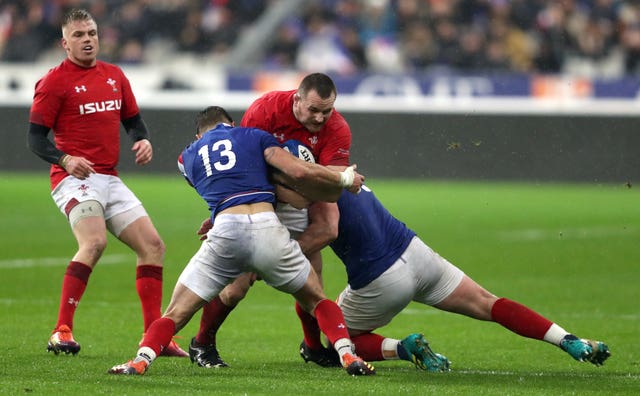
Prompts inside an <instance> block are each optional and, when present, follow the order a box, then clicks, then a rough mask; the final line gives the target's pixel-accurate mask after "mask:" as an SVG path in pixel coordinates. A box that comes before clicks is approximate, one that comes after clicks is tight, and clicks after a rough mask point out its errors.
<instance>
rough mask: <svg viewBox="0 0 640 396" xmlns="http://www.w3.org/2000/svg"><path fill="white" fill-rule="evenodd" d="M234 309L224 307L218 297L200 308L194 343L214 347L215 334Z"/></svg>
mask: <svg viewBox="0 0 640 396" xmlns="http://www.w3.org/2000/svg"><path fill="white" fill-rule="evenodd" d="M233 308H235V307H229V306H226V305H225V304H224V303H223V302H222V300H221V299H220V296H216V298H214V299H213V300H211V301H209V303H208V304H206V305H205V306H204V307H202V318H201V319H200V329H199V330H198V334H197V335H196V342H197V343H198V344H204V345H216V334H217V333H218V329H219V328H220V326H221V325H222V322H224V321H225V319H226V318H227V316H229V314H230V313H231V311H233Z"/></svg>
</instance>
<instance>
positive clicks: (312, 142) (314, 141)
mask: <svg viewBox="0 0 640 396" xmlns="http://www.w3.org/2000/svg"><path fill="white" fill-rule="evenodd" d="M307 140H309V144H310V145H311V146H312V147H313V146H315V145H316V144H318V137H317V136H315V135H314V136H311V137H310V138H309V139H307Z"/></svg>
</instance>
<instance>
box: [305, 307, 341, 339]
mask: <svg viewBox="0 0 640 396" xmlns="http://www.w3.org/2000/svg"><path fill="white" fill-rule="evenodd" d="M314 313H315V315H316V319H317V321H318V326H319V327H320V329H321V330H322V332H323V333H324V334H325V335H326V336H327V338H329V342H331V345H333V344H334V343H335V342H336V341H337V340H339V339H341V338H349V331H348V330H347V325H346V324H345V323H344V316H342V311H341V310H340V307H338V304H336V303H335V302H333V301H331V300H328V299H324V300H322V301H320V302H319V303H318V305H316V309H315V310H314ZM305 338H306V337H305Z"/></svg>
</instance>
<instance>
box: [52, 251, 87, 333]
mask: <svg viewBox="0 0 640 396" xmlns="http://www.w3.org/2000/svg"><path fill="white" fill-rule="evenodd" d="M89 275H91V267H89V266H88V265H85V264H83V263H80V262H78V261H71V262H69V265H68V266H67V271H66V272H65V274H64V278H63V280H62V294H61V295H60V308H59V310H58V323H56V329H57V328H58V327H60V326H62V325H67V326H69V328H70V329H71V330H73V316H74V314H75V312H76V308H77V307H78V304H79V303H80V299H81V298H82V295H83V294H84V291H85V289H86V288H87V282H88V281H89Z"/></svg>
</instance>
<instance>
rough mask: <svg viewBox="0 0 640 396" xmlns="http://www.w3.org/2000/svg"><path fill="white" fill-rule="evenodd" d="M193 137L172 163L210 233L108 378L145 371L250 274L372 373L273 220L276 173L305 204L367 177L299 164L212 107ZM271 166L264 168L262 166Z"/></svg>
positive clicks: (358, 370) (343, 356) (356, 368)
mask: <svg viewBox="0 0 640 396" xmlns="http://www.w3.org/2000/svg"><path fill="white" fill-rule="evenodd" d="M196 124H197V133H196V139H197V140H196V141H195V142H193V143H192V144H191V145H189V146H188V147H187V148H186V149H185V150H184V151H183V152H182V154H181V156H180V160H179V166H180V168H181V171H182V173H183V175H184V176H185V178H186V179H187V181H188V182H189V184H191V185H192V186H193V187H194V188H195V189H196V191H197V192H198V194H199V195H200V196H201V197H202V198H203V199H204V200H205V201H206V202H207V204H208V206H209V210H210V212H211V223H212V228H211V230H210V231H209V232H208V233H207V238H206V239H205V240H204V242H203V243H202V245H201V247H200V250H199V251H198V252H197V253H196V254H195V255H194V256H193V257H192V259H191V260H190V261H189V263H188V265H187V266H186V268H185V269H184V270H183V272H182V274H181V275H180V278H179V279H178V282H177V284H176V287H175V289H174V292H173V296H172V298H171V303H170V304H169V307H168V308H167V310H166V312H165V314H164V316H163V317H162V318H161V319H158V320H156V321H155V322H153V324H152V325H151V326H150V328H149V331H148V332H147V334H146V336H145V337H144V339H143V342H142V344H141V348H140V349H139V350H138V353H137V355H136V357H135V358H134V359H133V360H130V361H128V362H127V363H125V364H121V365H117V366H114V367H112V368H111V369H110V370H109V372H110V373H112V374H128V375H142V374H144V373H145V372H146V371H147V369H148V367H149V365H150V364H151V363H152V362H153V361H154V359H155V357H156V356H157V355H158V354H159V353H160V352H161V351H162V350H163V348H164V347H166V345H167V344H169V342H170V341H171V338H172V336H173V335H174V334H175V333H176V332H178V331H179V330H180V329H181V328H182V327H184V325H186V324H187V322H188V321H189V319H190V318H191V317H192V316H193V314H194V313H195V312H196V311H197V310H198V309H200V308H201V307H202V306H204V305H205V304H206V303H207V301H210V300H211V299H212V298H214V297H215V296H217V295H218V293H220V291H222V289H223V288H224V287H225V285H227V284H229V282H231V281H232V280H233V279H235V278H236V277H238V276H239V275H240V274H242V273H245V272H255V273H256V274H258V275H259V276H260V277H261V278H262V279H263V280H264V281H265V282H266V283H267V284H269V285H270V286H272V287H274V288H276V289H278V290H280V291H282V292H285V293H289V294H291V295H293V296H294V297H295V299H296V301H298V303H299V304H300V306H301V307H303V309H304V310H305V312H308V313H310V314H311V313H312V314H313V315H314V316H315V318H316V319H317V323H318V326H319V327H320V328H321V329H322V331H323V332H324V333H325V334H326V335H327V337H328V338H329V340H330V341H331V343H332V345H333V346H334V348H335V350H336V351H337V352H338V354H339V357H340V361H341V363H342V366H343V367H344V368H345V370H346V371H347V373H348V374H350V375H372V374H374V373H375V370H374V368H373V367H372V366H371V365H369V364H368V363H366V362H365V361H363V360H362V359H361V358H359V357H358V356H357V355H355V354H354V352H353V350H352V347H353V344H352V342H351V340H350V339H349V335H348V332H347V329H346V327H345V325H344V318H343V317H342V312H341V311H340V309H339V308H338V306H337V304H336V303H335V302H333V301H331V300H328V299H327V298H326V297H325V295H324V292H323V291H322V286H321V284H320V281H319V279H318V276H317V275H316V274H315V272H314V271H313V269H312V268H311V265H310V263H309V261H308V260H307V258H306V257H305V256H304V254H303V253H302V251H301V250H300V247H299V245H298V244H297V243H296V242H295V241H294V240H292V239H291V238H290V235H289V232H288V231H287V229H286V228H285V227H284V226H283V225H282V224H281V223H280V221H279V220H278V217H277V216H276V214H275V210H274V205H275V187H274V186H273V185H272V184H271V182H270V181H269V180H270V177H273V178H274V179H275V180H276V181H277V182H278V183H279V184H283V185H286V186H289V187H291V188H293V189H295V190H296V191H298V192H301V194H302V195H304V196H306V197H308V198H309V199H312V200H317V201H320V200H334V201H335V200H336V199H337V198H338V197H339V196H340V192H341V190H342V188H346V189H348V190H349V191H351V192H354V193H355V192H358V191H359V190H360V186H361V185H362V182H363V180H364V178H363V177H362V176H361V175H359V174H357V173H355V172H354V170H353V169H354V167H348V168H347V169H346V170H345V171H343V172H338V171H332V170H329V169H327V168H326V167H323V166H319V165H315V164H311V163H308V162H305V161H302V160H300V159H297V158H295V157H293V156H292V155H290V154H289V153H287V152H286V151H284V150H283V149H282V148H281V147H280V144H279V143H278V141H277V140H276V139H275V138H273V136H271V135H269V134H268V133H267V132H265V131H263V130H260V129H257V128H244V127H237V128H236V127H234V126H233V121H232V119H231V117H230V116H229V115H228V113H227V112H226V111H225V110H224V109H223V108H221V107H217V106H211V107H208V108H206V109H204V110H203V111H202V112H200V113H199V114H198V116H197V119H196ZM270 166H271V167H273V168H275V169H276V171H275V172H270V168H269V167H270Z"/></svg>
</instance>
